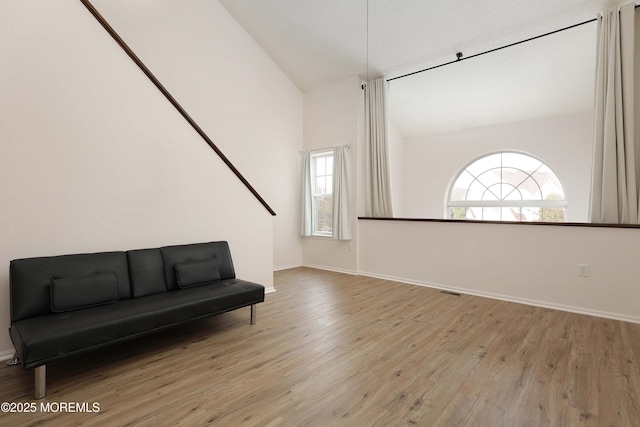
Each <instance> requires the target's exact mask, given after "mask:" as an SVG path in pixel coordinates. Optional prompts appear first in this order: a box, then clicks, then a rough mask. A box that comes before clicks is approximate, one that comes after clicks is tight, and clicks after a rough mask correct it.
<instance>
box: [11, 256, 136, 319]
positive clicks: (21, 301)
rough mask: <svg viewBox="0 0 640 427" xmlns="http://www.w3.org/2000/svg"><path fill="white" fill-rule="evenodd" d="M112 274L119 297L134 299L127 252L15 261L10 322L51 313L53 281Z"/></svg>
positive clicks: (12, 263) (12, 264)
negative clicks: (116, 283) (116, 282)
mask: <svg viewBox="0 0 640 427" xmlns="http://www.w3.org/2000/svg"><path fill="white" fill-rule="evenodd" d="M108 272H113V273H114V274H115V275H116V277H117V279H118V298H119V299H121V300H122V299H128V298H131V289H130V285H129V271H128V267H127V255H126V253H125V252H100V253H93V254H77V255H60V256H52V257H39V258H23V259H17V260H13V261H11V263H10V266H9V275H10V285H9V288H10V292H11V320H12V321H13V322H17V321H19V320H22V319H28V318H30V317H35V316H39V315H45V314H50V313H51V312H52V311H51V283H52V280H53V279H61V278H65V277H81V276H91V275H94V274H100V273H108Z"/></svg>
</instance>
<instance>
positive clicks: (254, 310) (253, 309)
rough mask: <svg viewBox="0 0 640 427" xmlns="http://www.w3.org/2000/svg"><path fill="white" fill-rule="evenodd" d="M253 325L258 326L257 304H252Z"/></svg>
mask: <svg viewBox="0 0 640 427" xmlns="http://www.w3.org/2000/svg"><path fill="white" fill-rule="evenodd" d="M251 324H252V325H255V324H256V304H251Z"/></svg>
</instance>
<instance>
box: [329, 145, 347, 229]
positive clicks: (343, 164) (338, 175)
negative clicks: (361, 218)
mask: <svg viewBox="0 0 640 427" xmlns="http://www.w3.org/2000/svg"><path fill="white" fill-rule="evenodd" d="M332 235H333V238H334V239H339V240H351V217H350V209H349V146H348V145H343V146H341V147H335V148H334V149H333V232H332Z"/></svg>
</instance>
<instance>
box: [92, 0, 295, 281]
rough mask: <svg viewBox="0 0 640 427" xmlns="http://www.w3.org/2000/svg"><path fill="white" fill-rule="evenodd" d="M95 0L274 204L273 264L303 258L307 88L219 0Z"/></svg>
mask: <svg viewBox="0 0 640 427" xmlns="http://www.w3.org/2000/svg"><path fill="white" fill-rule="evenodd" d="M93 4H94V5H95V6H96V8H97V9H98V10H99V11H100V12H101V13H102V15H103V16H104V17H105V18H106V19H107V20H108V21H109V23H110V24H111V25H112V26H113V27H114V28H115V30H116V31H117V32H118V34H119V35H120V36H121V37H122V38H123V39H124V40H125V41H126V43H127V44H128V45H129V46H130V47H131V48H132V49H133V50H134V52H136V54H137V55H138V56H139V57H140V58H141V59H142V61H143V62H144V63H145V65H146V66H147V67H148V68H149V69H150V70H151V71H152V72H153V73H154V75H155V76H156V77H157V78H158V79H159V80H160V81H161V82H162V84H163V85H164V86H165V87H166V88H167V89H168V90H169V92H171V94H172V95H173V96H174V97H175V98H176V99H177V100H178V102H179V103H180V104H181V105H182V107H183V108H184V109H185V110H187V112H189V114H190V115H191V116H192V117H193V118H194V120H195V121H196V122H197V123H198V125H199V126H200V127H201V128H202V129H203V130H204V131H205V132H206V133H207V135H208V136H209V137H210V138H211V139H212V140H213V141H214V143H215V144H216V145H217V146H218V147H219V148H220V149H221V150H222V151H223V153H225V155H226V156H227V157H228V158H229V159H230V160H231V162H232V163H233V164H234V165H235V166H236V167H237V168H238V169H239V170H240V172H241V173H242V175H243V176H244V177H245V178H247V180H248V181H249V182H250V183H251V185H252V186H253V187H254V188H255V189H256V190H257V191H258V193H259V194H260V195H261V196H262V197H263V198H264V199H265V200H266V202H267V203H268V204H269V205H270V206H271V208H273V209H274V210H275V211H276V213H277V216H276V217H275V218H274V260H273V262H274V267H275V268H276V269H279V268H285V267H291V266H298V265H301V263H302V241H301V239H300V237H299V235H298V232H297V231H298V230H297V228H296V227H294V226H293V225H292V224H294V223H295V222H296V221H297V217H298V207H299V205H298V187H297V184H298V180H297V173H298V169H297V160H298V150H300V148H301V146H302V113H303V111H302V93H301V92H300V91H299V90H298V88H297V87H296V86H295V85H294V84H293V83H292V82H291V81H290V80H289V78H288V77H287V76H286V75H285V74H284V73H283V72H282V71H281V70H280V68H278V67H277V66H276V65H275V63H273V61H272V60H271V58H269V57H268V56H267V55H266V54H265V53H264V51H263V50H262V48H261V47H260V46H259V45H258V44H257V43H256V42H255V41H254V40H253V39H252V38H251V37H250V36H249V35H248V34H247V33H246V31H245V30H244V29H243V28H242V27H241V26H240V25H238V24H237V22H236V21H235V20H234V19H233V18H232V17H231V16H230V14H229V13H228V12H227V11H226V10H225V9H224V7H223V6H221V5H220V4H219V3H218V2H217V1H202V0H189V1H187V2H184V1H179V2H176V1H173V0H156V1H154V3H153V7H152V8H149V5H148V4H147V3H145V2H131V1H128V0H95V1H94V2H93Z"/></svg>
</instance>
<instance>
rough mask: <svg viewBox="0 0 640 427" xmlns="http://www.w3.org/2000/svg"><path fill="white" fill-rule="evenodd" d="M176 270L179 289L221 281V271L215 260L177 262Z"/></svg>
mask: <svg viewBox="0 0 640 427" xmlns="http://www.w3.org/2000/svg"><path fill="white" fill-rule="evenodd" d="M175 269H176V282H177V283H178V287H179V288H191V287H192V286H201V285H210V284H212V283H215V282H219V281H220V271H219V270H218V262H217V261H216V260H215V258H207V259H203V260H197V261H183V262H176V265H175Z"/></svg>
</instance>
